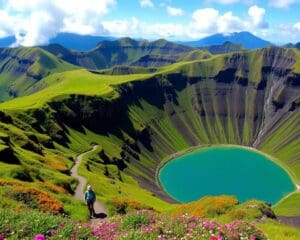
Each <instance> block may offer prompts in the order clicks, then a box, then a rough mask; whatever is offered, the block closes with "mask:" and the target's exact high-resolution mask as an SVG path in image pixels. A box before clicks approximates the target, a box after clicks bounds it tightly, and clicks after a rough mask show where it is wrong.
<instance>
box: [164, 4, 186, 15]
mask: <svg viewBox="0 0 300 240" xmlns="http://www.w3.org/2000/svg"><path fill="white" fill-rule="evenodd" d="M167 13H168V14H169V15H170V16H182V15H183V14H184V11H183V10H182V9H181V8H175V7H171V6H167Z"/></svg>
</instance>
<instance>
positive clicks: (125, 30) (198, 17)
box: [103, 6, 268, 39]
mask: <svg viewBox="0 0 300 240" xmlns="http://www.w3.org/2000/svg"><path fill="white" fill-rule="evenodd" d="M264 16H265V10H264V9H263V8H259V7H257V6H252V7H250V8H249V10H248V17H246V18H245V19H241V18H239V17H237V16H235V15H234V14H233V13H232V12H226V13H224V14H221V13H220V12H219V11H218V10H216V9H214V8H204V9H198V10H196V11H194V12H193V14H192V18H191V20H190V21H189V23H187V24H186V25H184V24H175V23H152V24H149V23H147V22H143V21H140V20H139V19H137V18H132V19H130V20H115V21H104V22H103V27H104V29H105V30H106V31H108V32H110V34H111V35H114V36H119V37H120V36H131V37H141V32H142V33H143V37H144V38H157V37H162V38H172V37H174V38H175V39H187V38H193V39H197V38H201V37H204V36H207V35H210V34H214V33H225V34H226V33H231V32H238V31H252V32H255V31H258V30H259V31H261V30H265V29H266V28H267V26H268V24H267V22H266V21H265V20H264Z"/></svg>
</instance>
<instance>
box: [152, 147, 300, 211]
mask: <svg viewBox="0 0 300 240" xmlns="http://www.w3.org/2000/svg"><path fill="white" fill-rule="evenodd" d="M214 147H216V148H239V149H246V150H249V151H251V152H255V153H257V154H260V155H262V156H264V157H265V158H267V159H268V160H269V161H272V162H273V163H274V164H276V165H277V166H279V167H280V168H282V169H283V170H284V171H285V172H286V173H287V174H288V176H289V177H290V179H291V181H292V183H293V185H294V190H293V191H292V192H290V193H288V194H286V195H284V196H283V197H282V198H281V199H280V200H278V201H277V202H276V203H275V204H274V206H275V205H277V204H278V203H279V202H281V201H282V200H283V199H285V198H286V197H287V196H289V195H291V194H293V193H296V192H299V191H300V184H298V182H297V179H296V177H295V176H294V174H293V173H292V172H291V171H290V170H289V169H288V167H286V166H284V164H282V163H281V162H279V160H278V159H277V158H275V157H273V156H271V155H269V154H267V153H265V152H262V151H260V150H258V149H256V148H253V147H249V146H242V145H234V144H203V145H197V146H193V147H190V148H188V149H184V150H181V151H179V152H176V153H172V154H170V155H168V156H167V157H165V158H164V159H163V160H162V161H161V162H160V163H159V164H158V166H157V168H156V171H155V182H156V184H157V186H159V187H160V188H161V189H162V190H163V191H165V193H166V194H167V195H169V196H170V197H171V198H173V199H174V200H175V201H177V202H178V203H182V202H181V201H179V200H177V199H175V198H174V197H173V196H171V195H170V194H169V193H168V192H167V191H166V189H165V188H164V187H163V186H162V184H161V182H160V180H159V174H160V170H161V169H162V168H163V167H164V166H165V165H166V164H168V163H169V162H170V161H172V160H174V159H177V158H179V157H182V156H183V155H187V154H191V153H194V152H196V151H198V150H199V151H201V150H203V149H205V148H207V149H211V148H214Z"/></svg>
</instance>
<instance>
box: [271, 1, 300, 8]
mask: <svg viewBox="0 0 300 240" xmlns="http://www.w3.org/2000/svg"><path fill="white" fill-rule="evenodd" d="M295 3H300V0H269V4H270V5H271V6H273V7H276V8H287V7H289V6H291V5H292V4H295Z"/></svg>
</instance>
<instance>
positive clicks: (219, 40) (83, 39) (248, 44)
mask: <svg viewBox="0 0 300 240" xmlns="http://www.w3.org/2000/svg"><path fill="white" fill-rule="evenodd" d="M115 40H117V38H114V37H103V36H102V37H101V36H90V35H79V34H73V33H59V34H57V36H56V37H54V38H52V39H51V40H50V42H49V44H59V45H61V46H63V47H64V48H68V49H72V50H76V51H89V50H92V49H93V48H95V47H96V46H97V45H98V44H99V43H100V42H102V41H115ZM15 41H16V39H15V37H6V38H2V39H0V47H9V46H10V45H12V44H13V43H14V42H15ZM226 42H232V43H235V44H240V45H242V46H244V47H245V48H246V49H256V48H263V47H267V46H270V45H272V43H271V42H268V41H265V40H263V39H261V38H258V37H256V36H255V35H253V34H251V33H249V32H239V33H232V34H229V35H223V34H215V35H212V36H209V37H206V38H203V39H200V40H197V41H188V42H177V43H178V44H182V45H186V46H190V47H197V48H199V47H207V46H212V45H223V44H224V43H226Z"/></svg>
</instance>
